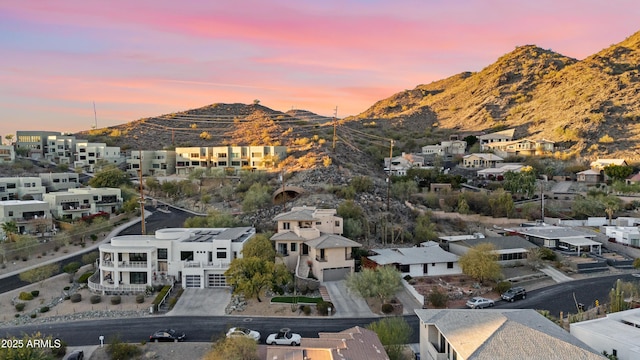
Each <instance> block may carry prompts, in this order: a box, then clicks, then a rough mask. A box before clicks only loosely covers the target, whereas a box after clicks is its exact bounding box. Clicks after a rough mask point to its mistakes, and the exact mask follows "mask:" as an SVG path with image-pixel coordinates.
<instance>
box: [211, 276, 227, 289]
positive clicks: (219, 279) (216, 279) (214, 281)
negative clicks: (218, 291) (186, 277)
mask: <svg viewBox="0 0 640 360" xmlns="http://www.w3.org/2000/svg"><path fill="white" fill-rule="evenodd" d="M221 286H227V279H226V278H225V277H224V275H223V274H209V279H208V282H207V287H221Z"/></svg>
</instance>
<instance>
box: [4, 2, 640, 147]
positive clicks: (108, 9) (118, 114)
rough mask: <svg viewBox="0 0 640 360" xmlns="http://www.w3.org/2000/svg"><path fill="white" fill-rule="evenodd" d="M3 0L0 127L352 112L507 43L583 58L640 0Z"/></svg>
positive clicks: (484, 59) (467, 66) (618, 36)
mask: <svg viewBox="0 0 640 360" xmlns="http://www.w3.org/2000/svg"><path fill="white" fill-rule="evenodd" d="M231 3H232V2H231V1H190V0H183V1H180V2H178V1H169V0H136V1H130V0H126V1H125V0H111V1H106V2H105V1H102V2H95V1H85V0H61V1H52V2H49V1H35V0H34V1H32V0H21V1H3V2H2V3H0V33H2V34H3V36H2V37H1V38H0V48H1V49H2V53H1V54H2V56H0V135H1V136H2V137H4V135H6V134H15V132H16V130H55V131H69V132H75V131H80V130H87V129H89V128H90V127H91V126H92V125H93V124H94V113H93V102H95V104H96V110H97V118H98V127H106V126H111V125H116V124H121V123H126V122H129V121H132V120H136V119H139V118H143V117H149V116H156V115H161V114H166V113H171V112H178V111H183V110H188V109H192V108H197V107H201V106H205V105H209V104H212V103H245V104H249V103H252V102H253V100H254V99H259V100H260V103H261V104H262V105H264V106H267V107H270V108H272V109H275V110H280V111H287V110H289V109H292V108H295V109H305V110H309V111H313V112H315V113H318V114H321V115H327V116H331V115H332V114H333V110H334V109H335V107H336V106H337V107H338V116H339V117H346V116H348V115H356V114H358V113H360V112H362V111H364V110H366V109H367V108H368V107H369V106H371V105H373V103H375V102H376V101H377V100H380V99H383V98H386V97H388V96H390V95H392V94H394V93H396V92H398V91H402V90H404V89H411V88H414V87H415V86H416V85H419V84H424V83H429V82H432V81H435V80H439V79H443V78H446V77H449V76H452V75H455V74H458V73H460V72H463V71H480V70H482V69H483V68H484V67H486V66H488V65H490V64H491V63H493V62H495V61H496V60H497V59H498V58H499V57H500V56H502V55H504V54H506V53H508V52H510V51H512V50H513V49H514V48H515V47H516V46H520V45H527V44H535V45H537V46H540V47H542V48H545V49H552V50H554V51H556V52H559V53H561V54H563V55H566V56H570V57H574V58H577V59H583V58H585V57H586V56H589V55H591V54H593V53H595V52H598V51H600V50H602V49H603V48H606V47H608V46H609V45H612V44H615V43H618V42H620V41H622V40H624V39H625V38H626V37H628V36H630V35H632V34H633V33H635V32H636V31H638V30H640V26H639V25H637V24H638V19H640V2H638V1H637V0H613V1H606V2H605V1H602V0H563V1H557V0H536V1H531V0H526V1H524V0H486V1H481V0H458V1H454V0H450V1H445V0H398V1H382V0H341V1H337V0H324V1H317V0H316V1H308V0H290V1H289V0H275V1H258V0H238V1H234V2H233V5H232V4H231Z"/></svg>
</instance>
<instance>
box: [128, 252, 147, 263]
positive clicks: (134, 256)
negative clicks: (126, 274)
mask: <svg viewBox="0 0 640 360" xmlns="http://www.w3.org/2000/svg"><path fill="white" fill-rule="evenodd" d="M129 260H131V261H147V253H131V254H129Z"/></svg>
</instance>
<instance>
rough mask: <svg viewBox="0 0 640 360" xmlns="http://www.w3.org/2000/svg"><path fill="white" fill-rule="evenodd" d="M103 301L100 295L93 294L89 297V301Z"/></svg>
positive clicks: (93, 302) (95, 302)
mask: <svg viewBox="0 0 640 360" xmlns="http://www.w3.org/2000/svg"><path fill="white" fill-rule="evenodd" d="M100 301H102V297H101V296H100V295H91V297H90V298H89V302H90V303H92V304H97V303H99V302H100Z"/></svg>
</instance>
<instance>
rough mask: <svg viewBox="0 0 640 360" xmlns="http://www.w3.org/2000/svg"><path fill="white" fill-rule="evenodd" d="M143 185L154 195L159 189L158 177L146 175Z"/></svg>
mask: <svg viewBox="0 0 640 360" xmlns="http://www.w3.org/2000/svg"><path fill="white" fill-rule="evenodd" d="M144 185H145V186H146V188H147V190H148V191H149V192H150V193H151V195H154V194H155V193H156V192H157V191H160V189H161V185H160V182H159V181H158V179H156V178H155V177H153V176H149V177H147V178H146V179H145V181H144Z"/></svg>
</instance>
